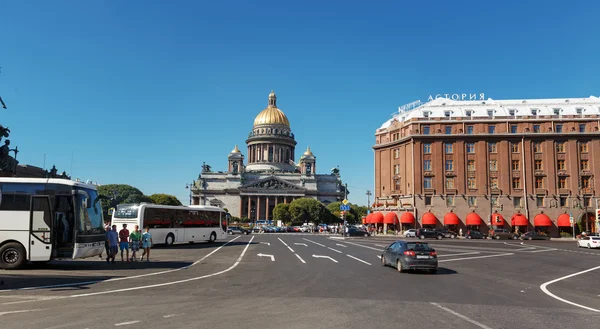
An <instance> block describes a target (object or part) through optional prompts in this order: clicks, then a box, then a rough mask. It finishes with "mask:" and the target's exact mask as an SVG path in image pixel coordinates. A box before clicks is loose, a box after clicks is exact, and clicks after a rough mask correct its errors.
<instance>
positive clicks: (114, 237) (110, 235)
mask: <svg viewBox="0 0 600 329" xmlns="http://www.w3.org/2000/svg"><path fill="white" fill-rule="evenodd" d="M106 241H107V242H108V255H107V257H106V262H107V263H109V262H110V261H111V260H112V263H113V264H114V263H115V257H116V256H117V252H118V251H119V249H118V248H119V246H118V243H119V234H118V233H117V225H113V226H112V229H111V230H110V231H107V232H106Z"/></svg>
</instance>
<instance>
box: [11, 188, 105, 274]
mask: <svg viewBox="0 0 600 329" xmlns="http://www.w3.org/2000/svg"><path fill="white" fill-rule="evenodd" d="M100 198H101V197H100V196H99V195H98V192H97V191H96V187H95V186H93V185H88V184H83V183H80V182H75V181H72V180H67V179H55V178H50V179H48V178H15V177H0V268H3V269H16V268H19V267H22V266H23V265H24V264H25V263H26V262H27V261H32V262H47V261H49V260H51V259H57V258H71V259H76V258H86V257H92V256H98V255H100V254H101V253H102V251H103V250H104V240H105V232H104V223H103V218H102V207H101V204H100V202H99V201H100Z"/></svg>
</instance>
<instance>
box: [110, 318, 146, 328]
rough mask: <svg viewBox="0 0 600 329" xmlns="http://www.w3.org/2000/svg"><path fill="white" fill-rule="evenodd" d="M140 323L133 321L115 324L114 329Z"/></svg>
mask: <svg viewBox="0 0 600 329" xmlns="http://www.w3.org/2000/svg"><path fill="white" fill-rule="evenodd" d="M140 322H141V321H139V320H135V321H127V322H121V323H115V327H120V326H127V325H130V324H136V323H140Z"/></svg>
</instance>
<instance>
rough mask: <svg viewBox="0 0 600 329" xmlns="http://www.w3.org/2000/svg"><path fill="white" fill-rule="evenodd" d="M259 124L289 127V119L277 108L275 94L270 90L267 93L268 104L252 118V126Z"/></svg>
mask: <svg viewBox="0 0 600 329" xmlns="http://www.w3.org/2000/svg"><path fill="white" fill-rule="evenodd" d="M259 125H283V126H287V127H290V121H289V120H288V118H287V116H286V115H285V113H283V111H281V110H280V109H278V108H277V96H276V95H275V92H274V91H272V90H271V93H270V94H269V105H268V106H267V108H265V109H264V110H262V111H261V112H260V113H259V114H258V115H257V116H256V118H255V119H254V126H255V127H256V126H259Z"/></svg>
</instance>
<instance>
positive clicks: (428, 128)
mask: <svg viewBox="0 0 600 329" xmlns="http://www.w3.org/2000/svg"><path fill="white" fill-rule="evenodd" d="M430 130H431V127H429V126H425V127H423V135H429V133H430Z"/></svg>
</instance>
